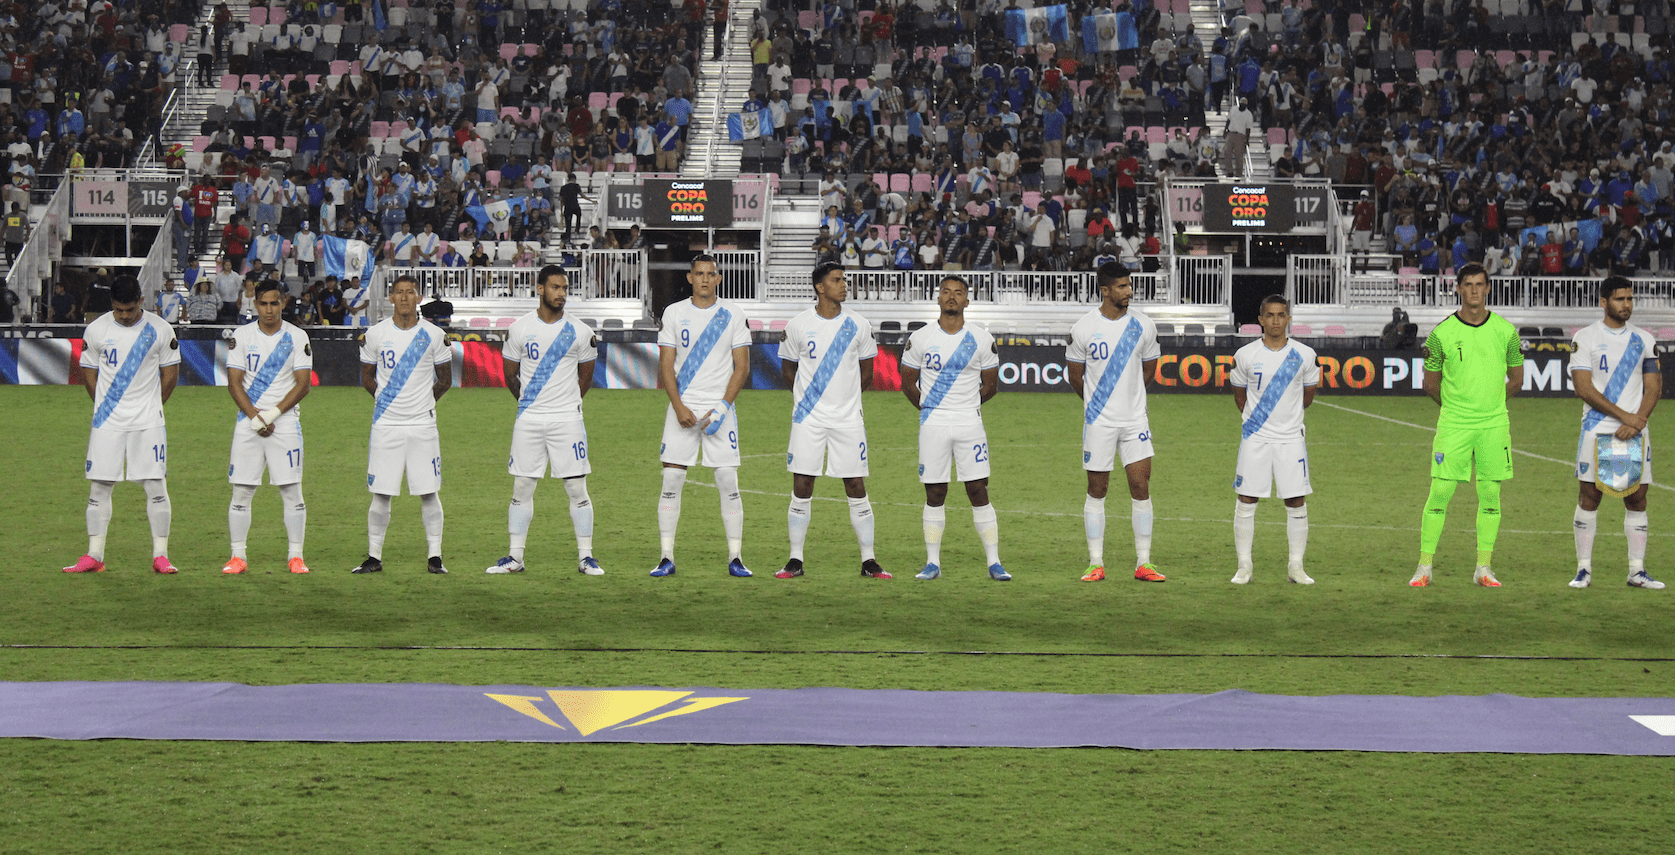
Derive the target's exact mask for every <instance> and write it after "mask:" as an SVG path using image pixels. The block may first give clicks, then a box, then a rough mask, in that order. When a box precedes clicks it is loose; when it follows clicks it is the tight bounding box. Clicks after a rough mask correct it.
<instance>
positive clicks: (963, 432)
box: [901, 276, 1012, 582]
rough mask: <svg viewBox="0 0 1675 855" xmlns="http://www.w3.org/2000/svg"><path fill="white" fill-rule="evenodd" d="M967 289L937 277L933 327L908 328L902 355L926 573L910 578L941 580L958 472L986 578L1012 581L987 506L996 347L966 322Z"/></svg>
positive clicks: (997, 375)
mask: <svg viewBox="0 0 1675 855" xmlns="http://www.w3.org/2000/svg"><path fill="white" fill-rule="evenodd" d="M970 291H971V286H970V285H969V284H967V283H966V281H965V280H964V279H961V278H960V277H958V276H944V277H942V285H941V287H940V288H939V289H938V291H937V307H938V308H939V309H940V310H941V311H940V312H938V314H937V320H936V323H934V324H927V325H925V326H922V327H920V328H919V329H917V330H914V331H913V335H911V336H909V337H908V339H907V348H906V349H905V350H903V351H902V355H901V390H902V394H904V395H906V396H907V400H908V402H909V403H911V404H912V405H913V406H914V407H916V408H918V410H919V481H920V482H921V483H923V484H924V485H925V510H924V513H923V514H922V517H923V520H924V525H925V569H923V570H921V571H919V574H918V575H917V576H915V577H914V578H916V579H935V578H937V577H939V576H941V575H942V567H941V563H942V532H943V530H944V529H945V528H946V527H947V509H946V508H944V507H943V504H944V502H946V501H947V499H948V475H949V472H950V471H951V470H952V469H955V468H957V469H958V474H959V476H960V480H962V481H964V482H965V494H966V497H967V498H969V499H970V500H971V518H972V522H973V523H974V524H975V525H976V526H977V539H978V540H980V541H982V543H983V551H984V553H985V555H986V557H987V559H988V565H989V578H991V579H994V580H995V581H997V582H1006V581H1010V580H1011V578H1012V575H1011V574H1010V573H1007V572H1006V568H1005V567H1003V566H1001V563H1000V523H999V522H998V521H997V520H996V518H995V508H994V505H991V504H989V437H988V434H987V433H986V432H985V431H984V430H983V409H982V405H983V404H984V403H985V402H987V401H988V400H989V399H990V398H993V397H994V396H995V393H996V392H997V391H999V390H1000V349H999V348H998V347H996V346H995V340H994V336H991V335H989V333H988V332H987V331H986V330H984V329H983V328H981V327H972V326H968V325H967V324H966V322H965V309H966V306H968V305H970V304H971V297H970Z"/></svg>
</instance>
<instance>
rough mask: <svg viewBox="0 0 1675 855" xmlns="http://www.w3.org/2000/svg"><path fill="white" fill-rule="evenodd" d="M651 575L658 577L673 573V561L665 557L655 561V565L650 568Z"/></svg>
mask: <svg viewBox="0 0 1675 855" xmlns="http://www.w3.org/2000/svg"><path fill="white" fill-rule="evenodd" d="M651 575H652V576H654V577H656V578H658V579H661V578H663V577H664V576H673V575H675V562H673V561H670V560H669V559H667V558H665V559H663V560H662V561H659V562H657V566H656V567H654V568H652V571H651Z"/></svg>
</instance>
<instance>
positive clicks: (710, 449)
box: [657, 405, 739, 469]
mask: <svg viewBox="0 0 1675 855" xmlns="http://www.w3.org/2000/svg"><path fill="white" fill-rule="evenodd" d="M715 409H716V410H717V411H718V412H721V413H723V416H722V419H723V421H722V424H721V429H720V430H718V431H716V432H715V433H704V429H703V428H702V427H699V426H698V425H694V426H692V427H689V428H683V427H681V426H680V422H679V421H678V420H676V419H675V408H674V406H673V405H671V406H670V407H669V408H668V410H667V411H666V412H665V413H664V414H663V446H662V447H661V448H659V449H658V451H657V453H658V456H659V457H660V458H661V459H662V461H663V462H664V463H673V464H675V465H676V466H692V465H695V464H696V463H697V462H698V451H699V450H700V449H702V450H703V452H704V465H705V466H708V467H710V468H711V469H719V468H721V467H724V466H738V465H739V415H738V412H737V411H735V410H733V409H730V408H728V407H727V406H725V405H717V406H716V407H715ZM709 410H710V407H708V406H702V407H694V408H692V414H693V415H694V416H697V417H698V424H699V425H702V424H703V420H704V414H705V413H706V412H708V411H709Z"/></svg>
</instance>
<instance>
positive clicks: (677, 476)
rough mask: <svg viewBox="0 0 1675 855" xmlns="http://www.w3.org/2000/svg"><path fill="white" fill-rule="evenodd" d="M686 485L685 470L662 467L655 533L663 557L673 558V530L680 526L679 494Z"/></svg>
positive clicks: (671, 559)
mask: <svg viewBox="0 0 1675 855" xmlns="http://www.w3.org/2000/svg"><path fill="white" fill-rule="evenodd" d="M685 486H686V470H685V469H679V468H676V467H673V466H665V467H663V492H661V493H659V494H658V495H657V534H658V536H659V540H660V541H661V543H662V547H663V557H664V558H667V559H669V560H670V561H673V560H675V530H676V529H677V528H679V527H680V494H681V490H682V489H684V488H685Z"/></svg>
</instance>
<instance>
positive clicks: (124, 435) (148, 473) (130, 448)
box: [87, 425, 169, 481]
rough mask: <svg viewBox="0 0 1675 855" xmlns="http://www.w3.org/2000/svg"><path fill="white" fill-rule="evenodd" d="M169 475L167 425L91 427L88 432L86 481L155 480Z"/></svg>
mask: <svg viewBox="0 0 1675 855" xmlns="http://www.w3.org/2000/svg"><path fill="white" fill-rule="evenodd" d="M168 476H169V429H168V428H166V427H164V426H162V425H158V426H157V427H152V428H141V429H140V430H110V429H109V428H93V429H92V432H91V433H89V434H88V436H87V480H89V481H154V480H156V479H158V478H167V477H168Z"/></svg>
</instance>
